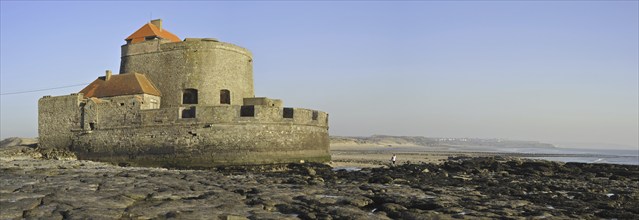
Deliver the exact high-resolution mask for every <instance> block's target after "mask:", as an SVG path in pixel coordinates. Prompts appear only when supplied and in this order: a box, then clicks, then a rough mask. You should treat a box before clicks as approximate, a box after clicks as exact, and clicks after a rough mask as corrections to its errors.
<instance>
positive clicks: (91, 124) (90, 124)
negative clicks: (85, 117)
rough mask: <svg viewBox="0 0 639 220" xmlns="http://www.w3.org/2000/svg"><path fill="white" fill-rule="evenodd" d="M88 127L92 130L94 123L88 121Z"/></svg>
mask: <svg viewBox="0 0 639 220" xmlns="http://www.w3.org/2000/svg"><path fill="white" fill-rule="evenodd" d="M89 129H91V130H92V131H93V130H95V123H93V122H91V123H89Z"/></svg>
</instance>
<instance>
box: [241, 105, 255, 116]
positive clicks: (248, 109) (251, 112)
mask: <svg viewBox="0 0 639 220" xmlns="http://www.w3.org/2000/svg"><path fill="white" fill-rule="evenodd" d="M240 117H255V106H252V105H243V106H242V107H241V108H240Z"/></svg>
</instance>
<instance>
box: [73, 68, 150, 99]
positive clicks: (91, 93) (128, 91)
mask: <svg viewBox="0 0 639 220" xmlns="http://www.w3.org/2000/svg"><path fill="white" fill-rule="evenodd" d="M80 93H83V94H84V97H85V98H90V97H96V98H102V97H112V96H120V95H137V94H149V95H156V96H161V93H160V90H158V89H157V88H156V87H155V85H153V83H152V82H151V81H150V80H149V79H147V78H146V76H145V75H144V74H140V73H123V74H118V75H112V76H111V78H110V79H109V80H106V77H105V76H101V77H98V78H97V79H96V80H94V81H93V82H92V83H91V84H89V85H88V86H86V87H84V89H82V90H81V91H80Z"/></svg>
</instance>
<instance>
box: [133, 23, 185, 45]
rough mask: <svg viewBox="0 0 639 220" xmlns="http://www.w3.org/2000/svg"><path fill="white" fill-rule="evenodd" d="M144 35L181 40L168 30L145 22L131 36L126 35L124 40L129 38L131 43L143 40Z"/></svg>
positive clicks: (173, 40)
mask: <svg viewBox="0 0 639 220" xmlns="http://www.w3.org/2000/svg"><path fill="white" fill-rule="evenodd" d="M146 37H158V38H162V39H167V40H170V41H172V42H180V41H181V40H180V38H179V37H178V36H176V35H175V34H173V33H171V32H168V31H166V30H165V29H160V28H158V27H157V26H155V25H153V24H152V23H147V24H145V25H144V26H142V27H141V28H140V29H138V30H137V31H135V32H134V33H133V34H131V36H129V37H127V38H126V40H127V41H128V40H131V43H139V42H143V41H144V39H145V38H146Z"/></svg>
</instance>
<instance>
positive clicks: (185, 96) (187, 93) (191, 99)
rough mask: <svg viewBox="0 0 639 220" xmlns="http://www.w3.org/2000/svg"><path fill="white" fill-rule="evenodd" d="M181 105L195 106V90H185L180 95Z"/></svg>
mask: <svg viewBox="0 0 639 220" xmlns="http://www.w3.org/2000/svg"><path fill="white" fill-rule="evenodd" d="M182 104H197V89H185V90H184V92H183V93H182Z"/></svg>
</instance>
